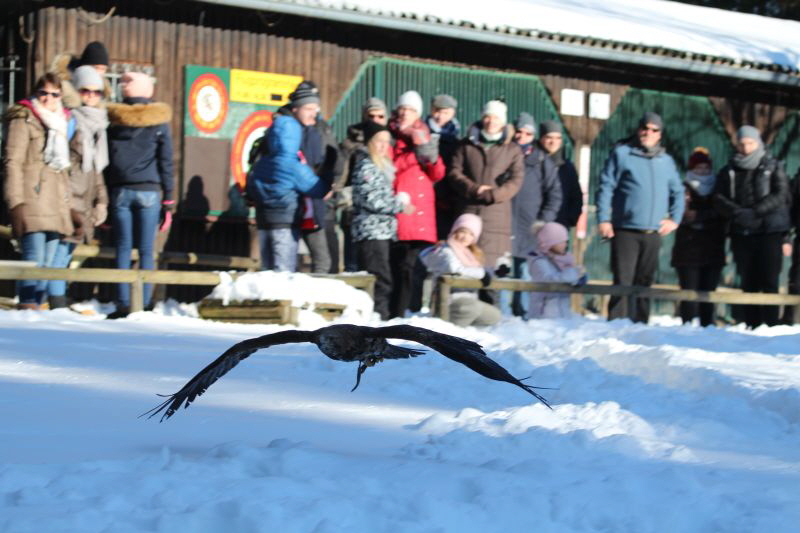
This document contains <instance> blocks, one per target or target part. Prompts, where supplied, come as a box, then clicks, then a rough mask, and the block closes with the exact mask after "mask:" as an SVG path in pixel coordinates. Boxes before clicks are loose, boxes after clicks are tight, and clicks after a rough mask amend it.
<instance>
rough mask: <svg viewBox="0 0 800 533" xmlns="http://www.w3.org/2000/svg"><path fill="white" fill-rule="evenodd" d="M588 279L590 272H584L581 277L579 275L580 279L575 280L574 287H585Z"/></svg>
mask: <svg viewBox="0 0 800 533" xmlns="http://www.w3.org/2000/svg"><path fill="white" fill-rule="evenodd" d="M588 281H589V274H586V273H584V274H583V276H581V277H579V278H578V279H576V280H575V282H574V283H573V284H572V286H573V287H583V286H584V285H586V282H588Z"/></svg>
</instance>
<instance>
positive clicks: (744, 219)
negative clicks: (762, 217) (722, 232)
mask: <svg viewBox="0 0 800 533" xmlns="http://www.w3.org/2000/svg"><path fill="white" fill-rule="evenodd" d="M733 220H734V222H736V223H737V224H739V225H740V226H742V227H745V228H752V227H754V226H756V225H757V224H758V219H757V218H756V212H755V211H753V209H751V208H749V207H740V208H739V209H737V210H736V211H734V212H733Z"/></svg>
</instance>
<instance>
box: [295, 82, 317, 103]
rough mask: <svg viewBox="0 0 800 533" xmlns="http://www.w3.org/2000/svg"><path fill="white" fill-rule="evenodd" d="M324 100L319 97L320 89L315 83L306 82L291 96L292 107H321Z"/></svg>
mask: <svg viewBox="0 0 800 533" xmlns="http://www.w3.org/2000/svg"><path fill="white" fill-rule="evenodd" d="M321 102H322V100H321V99H320V97H319V89H318V88H317V85H316V84H315V83H314V82H313V81H309V80H304V81H301V82H300V84H299V85H298V86H297V88H295V90H294V91H293V92H292V93H291V94H290V95H289V103H290V104H291V107H293V108H297V107H303V106H304V105H306V104H317V105H319V104H320V103H321Z"/></svg>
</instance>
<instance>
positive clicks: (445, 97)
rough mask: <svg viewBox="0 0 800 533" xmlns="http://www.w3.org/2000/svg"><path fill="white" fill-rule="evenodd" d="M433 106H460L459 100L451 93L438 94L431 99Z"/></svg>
mask: <svg viewBox="0 0 800 533" xmlns="http://www.w3.org/2000/svg"><path fill="white" fill-rule="evenodd" d="M431 107H432V108H433V109H455V108H457V107H458V101H457V100H456V99H455V98H453V97H452V96H450V95H449V94H437V95H436V96H434V97H433V100H431Z"/></svg>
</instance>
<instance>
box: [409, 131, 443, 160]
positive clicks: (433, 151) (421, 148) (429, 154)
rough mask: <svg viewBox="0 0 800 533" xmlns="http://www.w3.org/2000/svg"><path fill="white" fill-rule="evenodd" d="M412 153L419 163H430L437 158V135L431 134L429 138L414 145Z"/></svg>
mask: <svg viewBox="0 0 800 533" xmlns="http://www.w3.org/2000/svg"><path fill="white" fill-rule="evenodd" d="M414 154H415V155H416V156H417V161H419V164H420V165H432V164H433V163H436V160H437V159H439V136H438V135H431V140H430V141H428V142H426V143H425V144H420V145H418V146H415V147H414Z"/></svg>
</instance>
